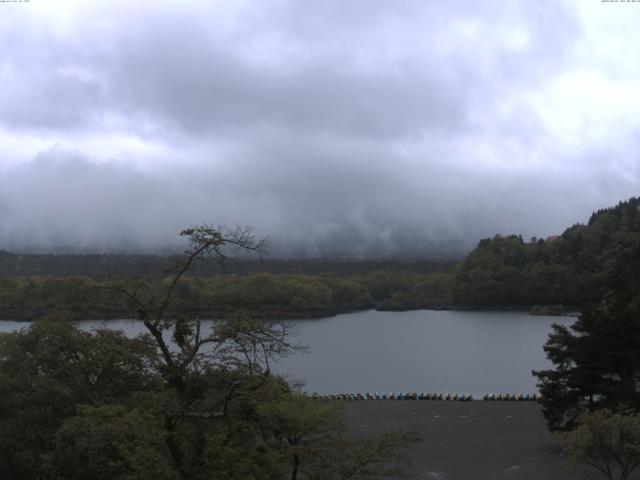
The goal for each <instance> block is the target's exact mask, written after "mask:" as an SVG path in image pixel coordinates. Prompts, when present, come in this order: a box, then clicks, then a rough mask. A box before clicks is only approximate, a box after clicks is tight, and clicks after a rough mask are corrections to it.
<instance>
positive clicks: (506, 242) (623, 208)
mask: <svg viewBox="0 0 640 480" xmlns="http://www.w3.org/2000/svg"><path fill="white" fill-rule="evenodd" d="M639 209H640V199H638V198H631V199H630V200H628V201H626V202H621V203H620V204H619V205H617V206H616V207H614V208H609V209H605V210H600V211H598V212H596V213H594V214H593V215H592V216H591V219H590V220H589V223H588V225H574V226H573V227H571V228H568V229H567V230H566V231H565V232H564V233H563V234H562V235H561V236H560V237H559V238H550V239H548V240H547V241H543V240H539V241H535V242H534V241H532V242H529V243H526V242H524V240H523V239H522V237H520V236H516V235H510V236H506V237H503V236H500V235H496V236H495V237H494V238H492V239H484V240H481V241H480V243H479V244H478V246H477V248H476V249H475V250H474V251H473V252H471V253H470V254H469V255H468V256H467V257H466V258H465V259H464V260H463V261H462V262H461V263H460V264H459V265H458V266H457V267H456V269H455V271H454V276H453V303H454V304H459V305H472V306H479V307H482V306H496V305H514V306H516V305H517V306H525V305H528V306H532V305H542V306H544V305H557V304H563V305H567V306H583V305H586V304H587V303H590V302H594V301H597V299H599V298H601V297H602V295H603V294H604V291H605V290H606V282H607V279H608V278H609V277H610V275H611V271H612V268H613V266H614V264H615V263H616V260H617V258H618V257H619V256H620V255H621V254H623V253H624V252H625V251H628V250H629V249H630V248H632V247H633V246H634V245H636V244H637V243H638V242H639V241H640V210H639Z"/></svg>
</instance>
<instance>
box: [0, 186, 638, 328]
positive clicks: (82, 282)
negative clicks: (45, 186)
mask: <svg viewBox="0 0 640 480" xmlns="http://www.w3.org/2000/svg"><path fill="white" fill-rule="evenodd" d="M639 207H640V199H638V198H631V199H629V200H628V201H625V202H620V203H619V204H618V205H617V206H615V207H611V208H606V209H602V210H599V211H597V212H595V213H593V214H592V215H591V218H590V219H589V221H588V223H587V224H576V225H573V226H572V227H570V228H568V229H567V230H565V231H564V233H562V234H561V235H559V236H554V237H549V238H547V239H537V238H535V237H534V238H531V239H528V240H525V239H523V238H522V237H521V236H519V235H509V236H500V235H496V236H495V237H493V238H488V239H483V240H481V241H480V242H479V243H478V245H477V247H476V248H475V249H474V250H473V251H472V252H470V253H469V255H467V256H466V257H465V258H464V259H462V260H461V261H460V262H459V263H457V264H455V263H454V262H452V261H451V260H445V259H440V260H429V261H426V260H423V261H416V262H400V261H395V262H394V261H373V260H369V261H321V260H290V261H275V260H269V261H267V260H259V261H248V260H246V259H245V260H239V261H235V262H230V263H226V264H225V265H224V268H223V269H221V268H220V266H219V265H217V264H215V263H205V262H202V263H198V264H196V265H194V266H193V269H192V270H191V271H190V275H189V277H188V278H186V279H185V281H184V282H183V283H182V284H181V286H180V290H179V292H177V293H178V298H179V301H177V302H176V304H175V305H174V308H176V310H177V311H185V312H188V311H192V310H197V311H199V312H204V314H206V315H208V316H212V317H224V316H226V315H228V314H230V313H231V312H235V311H238V310H242V311H245V312H246V313H248V314H249V315H251V316H259V317H263V318H297V317H318V316H325V315H332V314H335V313H340V312H347V311H353V310H359V309H367V308H378V309H381V310H408V309H417V308H438V309H441V308H529V309H531V311H532V312H534V313H536V312H538V313H561V312H563V311H565V310H566V309H577V308H580V307H582V306H584V305H586V304H589V303H592V302H594V301H597V300H598V299H599V298H600V297H601V296H602V293H603V289H604V285H605V279H606V278H608V276H609V274H610V273H611V269H612V266H613V265H614V264H615V261H616V259H617V258H619V257H620V255H622V254H624V253H625V252H626V251H628V250H629V249H630V248H632V247H633V246H634V245H636V244H637V243H638V242H640V210H639ZM167 264H168V259H167V258H166V257H160V256H145V255H76V256H74V255H25V254H21V255H17V254H12V253H8V252H0V318H7V319H33V318H39V317H42V316H45V315H50V314H52V313H54V314H56V315H62V316H66V317H67V318H113V317H122V316H123V315H124V316H126V315H131V314H132V312H130V311H129V310H127V306H126V305H125V304H123V303H122V302H121V301H120V300H118V299H114V298H112V296H110V295H109V294H108V293H107V289H105V288H104V287H105V286H108V285H109V284H110V282H112V281H113V280H114V279H117V280H121V279H123V278H128V279H130V280H131V281H136V279H140V278H143V277H153V278H154V281H155V282H156V283H157V288H161V287H162V282H163V281H166V280H163V278H165V279H166V269H167ZM163 275H164V277H163Z"/></svg>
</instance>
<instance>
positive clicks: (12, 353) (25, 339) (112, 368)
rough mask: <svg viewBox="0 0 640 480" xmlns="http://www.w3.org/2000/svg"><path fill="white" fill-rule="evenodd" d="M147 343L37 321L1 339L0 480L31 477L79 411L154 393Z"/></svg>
mask: <svg viewBox="0 0 640 480" xmlns="http://www.w3.org/2000/svg"><path fill="white" fill-rule="evenodd" d="M154 356H155V348H154V347H153V345H152V344H151V343H150V342H149V339H148V338H136V339H129V338H127V337H125V336H124V334H123V333H121V332H114V331H106V330H105V331H99V332H96V333H95V334H90V333H87V332H82V331H80V330H78V329H77V328H75V327H73V326H72V325H69V324H67V323H63V322H60V321H58V322H36V323H34V324H32V325H31V326H30V327H29V328H27V329H23V330H21V331H20V332H17V333H12V334H2V335H1V336H0V449H1V450H2V452H3V455H2V456H0V478H12V479H16V480H19V479H23V478H24V479H27V478H36V477H37V472H38V471H39V469H40V467H41V462H42V457H43V455H44V454H45V453H46V452H49V451H51V449H52V448H53V444H54V438H55V434H56V432H57V430H58V429H59V428H60V427H61V426H62V424H63V423H64V422H65V421H66V420H67V419H68V418H70V417H73V416H74V415H76V413H77V408H78V405H81V404H87V405H96V404H98V403H101V404H113V403H121V402H127V401H128V400H129V399H130V398H131V397H132V396H135V395H137V394H140V393H142V392H145V391H148V390H150V389H153V388H155V387H156V384H157V379H154V377H153V375H152V370H151V369H150V366H151V361H152V359H153V358H154Z"/></svg>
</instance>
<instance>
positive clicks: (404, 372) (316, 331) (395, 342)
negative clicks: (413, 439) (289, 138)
mask: <svg viewBox="0 0 640 480" xmlns="http://www.w3.org/2000/svg"><path fill="white" fill-rule="evenodd" d="M574 321H575V319H574V318H571V317H545V316H531V315H528V314H526V313H523V312H477V311H464V312H463V311H433V310H414V311H409V312H376V311H366V312H358V313H350V314H342V315H337V316H335V317H331V318H322V319H316V320H298V321H294V322H292V323H293V324H294V325H295V327H294V331H295V333H296V340H298V341H299V342H300V343H302V344H304V345H307V346H308V347H309V352H308V353H306V354H295V355H292V356H290V357H288V358H285V359H283V360H282V361H280V362H278V363H277V364H276V365H274V366H273V370H275V371H277V372H279V373H282V374H285V375H287V376H288V377H289V378H290V379H291V380H304V381H305V383H306V387H305V389H306V390H307V391H309V392H318V393H347V392H382V391H386V392H391V391H418V392H451V393H471V394H474V395H481V394H483V393H490V392H495V393H499V392H508V393H520V392H522V393H533V392H535V391H536V387H535V383H536V382H535V379H534V377H532V376H531V370H534V369H542V368H546V367H549V364H548V363H547V362H546V360H545V355H544V351H543V350H542V346H543V344H544V342H545V341H546V339H547V335H548V334H549V332H550V331H551V324H552V323H561V324H565V325H568V324H571V323H573V322H574ZM80 324H81V326H82V327H83V328H86V329H91V328H96V327H101V326H104V325H105V323H104V322H98V321H87V322H80ZM26 325H27V324H25V323H22V322H11V321H3V322H0V331H12V330H15V329H18V328H22V327H23V326H26ZM108 325H109V326H110V327H111V328H120V329H123V330H125V331H126V332H127V333H128V334H131V335H135V334H137V333H142V332H144V326H143V325H142V324H140V323H139V322H132V321H130V320H114V321H110V322H109V323H108Z"/></svg>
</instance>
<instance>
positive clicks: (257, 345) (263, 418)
mask: <svg viewBox="0 0 640 480" xmlns="http://www.w3.org/2000/svg"><path fill="white" fill-rule="evenodd" d="M182 234H183V235H185V236H187V237H188V240H189V247H190V248H189V249H188V250H187V251H186V252H185V256H184V257H183V258H182V259H181V260H180V261H178V262H176V264H175V265H174V267H173V269H172V270H170V271H169V272H168V274H167V275H166V276H164V277H158V276H155V277H150V278H132V279H128V280H125V281H122V282H113V283H106V284H103V285H95V286H94V287H93V288H94V290H95V291H96V292H98V293H99V294H105V293H107V294H111V295H107V296H106V297H105V298H108V299H109V300H114V301H119V302H120V305H122V306H123V307H124V308H128V309H130V311H134V312H135V314H136V316H137V318H138V319H139V320H140V321H141V322H142V323H143V325H144V326H145V328H146V330H147V332H148V334H147V335H143V336H140V337H138V338H135V339H129V338H127V337H126V336H125V335H124V333H122V332H115V331H111V330H97V331H95V332H83V331H81V330H79V329H78V328H76V327H75V326H73V325H71V324H69V323H66V322H64V321H63V320H62V319H61V318H56V317H55V316H51V318H50V320H51V321H38V322H34V323H33V324H32V325H31V326H29V327H28V328H26V329H23V330H21V331H19V332H15V333H10V334H3V335H1V336H0V451H2V455H1V456H0V478H11V479H13V480H23V479H24V480H26V479H33V478H42V479H55V480H58V479H73V480H89V479H91V480H93V479H102V478H104V479H107V478H108V479H127V480H129V479H131V480H133V479H146V478H158V479H167V480H169V479H182V480H204V479H208V478H212V477H213V478H222V479H229V480H232V479H234V480H235V479H239V478H242V479H256V480H258V479H260V480H270V479H273V480H279V479H282V478H285V477H286V476H289V474H291V477H292V478H294V479H295V478H296V477H297V475H298V473H299V472H301V469H300V465H302V464H303V465H304V475H306V476H307V478H319V477H318V475H320V473H319V472H318V471H315V470H314V469H313V465H315V464H318V462H319V460H318V459H319V458H329V457H330V456H332V454H331V453H329V452H327V449H333V448H336V446H337V445H342V444H338V443H336V442H338V441H340V442H343V435H342V433H341V432H338V431H337V430H336V429H337V427H338V426H339V425H341V420H340V418H339V417H338V416H337V415H339V412H336V411H335V409H333V408H329V407H328V406H327V405H323V404H320V403H319V402H318V401H316V400H312V399H309V398H307V397H305V396H303V395H300V394H299V393H297V392H294V391H292V389H291V388H290V387H289V386H288V385H287V384H286V382H284V380H282V379H279V378H277V377H274V376H272V375H271V371H270V367H269V363H270V361H271V360H272V359H273V358H276V357H278V356H283V355H286V354H287V353H289V352H290V351H291V350H292V349H295V348H296V347H295V346H294V345H291V344H290V343H288V339H287V327H286V324H282V325H278V324H275V323H273V322H269V321H265V320H263V319H260V318H256V317H255V316H251V315H249V314H248V313H247V312H244V313H242V312H235V313H233V314H230V315H227V316H226V317H225V318H223V319H220V320H218V321H216V322H214V324H213V327H212V329H211V330H208V329H203V328H202V325H201V323H200V321H199V320H198V316H197V312H196V308H197V307H198V306H202V305H206V304H207V301H209V300H210V299H207V297H206V285H205V287H202V286H201V285H199V284H194V283H192V282H190V281H189V280H188V279H187V278H186V277H185V274H186V273H187V271H188V270H189V268H190V267H191V265H192V264H193V262H194V260H196V259H197V258H199V257H201V256H205V255H212V256H213V260H215V261H218V262H222V261H224V260H225V259H226V258H227V257H226V247H228V246H234V247H238V248H241V249H245V250H258V249H259V248H261V245H262V242H259V241H255V240H254V238H253V236H252V235H251V234H250V230H249V229H234V230H225V229H216V228H212V227H208V226H203V227H196V228H193V229H189V230H185V231H184V232H182ZM26 283H27V286H26V287H25V288H27V289H33V288H41V290H42V289H44V290H46V288H45V287H48V286H49V283H47V282H45V284H44V287H42V286H41V287H38V286H35V287H34V285H30V284H29V281H27V282H26ZM31 283H34V282H31ZM231 283H232V284H231V285H230V286H227V287H228V288H227V289H225V290H224V293H225V294H227V295H228V297H230V298H233V299H234V300H233V301H229V302H230V303H231V304H233V302H244V303H242V305H243V306H248V307H253V306H258V305H260V306H262V305H274V306H277V307H278V308H280V307H281V306H283V305H288V304H290V303H291V302H292V299H295V298H301V299H303V301H304V302H307V303H305V305H312V306H316V305H325V304H326V303H327V302H330V301H331V299H332V296H333V292H334V291H335V292H338V293H337V296H338V298H339V299H340V300H339V301H341V302H348V301H351V299H352V298H356V299H359V300H362V299H363V298H365V299H366V295H364V294H363V288H362V287H361V286H359V285H357V284H351V283H350V282H348V281H346V280H339V279H331V278H327V279H320V278H315V279H309V278H306V277H303V278H300V277H298V276H285V277H277V278H276V277H274V276H270V275H254V276H250V277H243V278H240V279H238V283H235V284H234V283H233V282H231ZM238 284H239V285H240V286H239V287H238ZM82 286H83V287H84V286H85V285H84V284H82ZM194 286H197V287H198V288H199V290H195V291H194V288H193V287H194ZM203 288H205V290H202V289H203ZM234 288H238V289H239V291H240V292H242V295H241V296H238V297H233V295H234V294H236V291H235V290H234ZM18 290H19V289H18ZM6 291H11V288H7V289H6ZM53 291H54V292H55V288H54V289H53ZM214 291H215V290H214ZM203 292H205V293H203ZM245 294H246V295H248V297H249V298H248V299H247V298H245V297H244V295H245ZM180 295H182V297H180ZM228 297H225V298H228ZM181 298H182V299H184V298H191V300H192V301H193V302H194V304H193V305H190V306H187V305H189V304H190V303H191V302H187V304H185V303H184V302H183V301H182V300H181ZM214 298H218V297H214ZM205 330H206V331H205ZM169 338H172V339H173V343H171V342H170V341H169ZM380 441H381V442H383V443H384V445H385V447H384V448H377V449H375V450H374V451H373V452H372V453H371V455H370V457H368V456H365V455H364V453H363V452H364V450H362V449H360V450H357V451H356V453H358V458H361V459H364V461H361V462H359V463H358V464H357V465H356V466H357V467H358V469H357V470H353V471H352V475H350V477H353V478H357V477H355V476H354V475H355V474H356V473H358V472H363V473H366V471H365V467H366V465H370V464H372V463H373V462H381V464H382V465H385V464H386V463H387V462H388V461H390V457H389V458H387V457H386V455H387V453H388V452H390V451H391V450H394V449H395V448H396V447H400V446H402V445H400V444H399V443H398V442H388V441H387V440H386V439H385V438H383V439H380ZM367 451H368V450H367ZM291 459H293V462H292V461H291ZM301 459H302V460H301ZM301 462H302V463H301ZM292 463H293V465H292ZM301 475H302V473H301ZM301 478H302V477H301ZM336 478H338V477H336ZM340 478H346V477H340ZM361 478H366V477H361Z"/></svg>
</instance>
